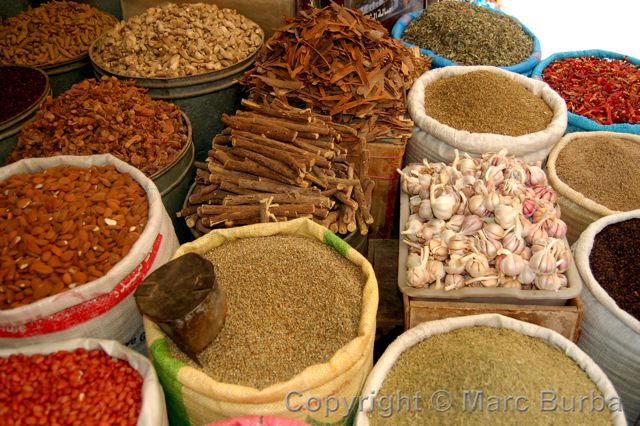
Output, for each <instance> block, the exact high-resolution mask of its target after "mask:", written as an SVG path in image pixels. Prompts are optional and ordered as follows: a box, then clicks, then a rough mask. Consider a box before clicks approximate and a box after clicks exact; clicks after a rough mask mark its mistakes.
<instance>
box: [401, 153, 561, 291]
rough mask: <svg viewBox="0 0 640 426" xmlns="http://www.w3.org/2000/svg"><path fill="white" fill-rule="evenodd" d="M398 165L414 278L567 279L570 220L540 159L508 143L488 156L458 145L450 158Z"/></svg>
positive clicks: (439, 282)
mask: <svg viewBox="0 0 640 426" xmlns="http://www.w3.org/2000/svg"><path fill="white" fill-rule="evenodd" d="M399 172H400V174H401V175H402V190H403V191H404V192H406V193H408V194H409V196H410V206H411V212H412V214H411V215H410V216H409V219H408V221H407V225H406V229H405V230H403V231H402V232H401V234H402V236H403V242H404V243H406V244H407V245H408V246H409V255H408V258H407V265H406V266H407V284H408V285H409V286H411V287H415V288H434V289H444V290H447V291H449V290H456V289H461V288H464V287H505V288H517V289H523V290H533V289H541V290H553V291H558V290H561V289H563V288H566V287H567V277H566V276H565V274H564V273H565V272H566V271H567V269H568V268H569V265H570V263H571V261H572V260H571V259H572V258H571V251H570V249H569V247H568V245H567V243H566V242H565V239H564V237H565V235H566V233H567V225H566V224H565V223H564V222H563V221H562V220H560V210H559V209H556V207H555V201H556V193H555V191H554V190H553V189H552V188H551V187H550V186H549V185H548V183H547V177H546V174H545V172H544V171H543V170H542V169H541V168H540V165H527V164H526V163H524V162H523V161H522V160H519V159H516V158H513V157H509V156H507V155H506V152H505V151H500V152H499V153H497V154H494V153H491V154H485V155H483V156H482V158H470V157H469V156H467V155H465V156H464V157H463V158H460V157H459V155H458V153H457V152H456V157H455V160H454V162H453V163H452V164H451V165H446V164H444V163H435V164H430V163H429V162H427V161H426V160H425V161H424V162H423V164H415V165H411V166H409V167H407V168H406V169H405V171H404V172H403V171H400V170H399Z"/></svg>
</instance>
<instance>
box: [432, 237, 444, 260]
mask: <svg viewBox="0 0 640 426" xmlns="http://www.w3.org/2000/svg"><path fill="white" fill-rule="evenodd" d="M429 253H431V257H432V258H433V259H435V260H439V261H443V260H445V259H446V258H447V257H449V250H448V248H447V245H446V244H445V243H444V242H443V241H441V240H439V239H437V238H432V239H431V240H430V241H429Z"/></svg>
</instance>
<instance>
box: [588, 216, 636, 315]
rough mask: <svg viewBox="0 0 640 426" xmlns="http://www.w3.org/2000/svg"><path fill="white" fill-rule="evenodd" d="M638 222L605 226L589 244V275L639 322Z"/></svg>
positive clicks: (634, 220)
mask: <svg viewBox="0 0 640 426" xmlns="http://www.w3.org/2000/svg"><path fill="white" fill-rule="evenodd" d="M638 259H640V219H630V220H626V221H624V222H618V223H615V224H612V225H609V226H607V227H606V228H604V229H603V230H602V231H600V232H599V233H598V234H597V235H596V237H595V241H594V242H593V248H592V249H591V255H590V256H589V264H590V266H591V272H592V273H593V276H594V277H595V279H596V280H597V281H598V283H599V284H600V285H601V286H602V288H603V289H604V290H605V291H606V292H607V293H609V296H611V297H612V298H613V300H615V302H616V303H617V304H618V306H619V307H620V308H621V309H623V310H625V311H627V312H628V313H629V314H630V315H632V316H633V317H635V318H637V319H640V262H638Z"/></svg>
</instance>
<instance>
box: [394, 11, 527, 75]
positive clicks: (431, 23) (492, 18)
mask: <svg viewBox="0 0 640 426" xmlns="http://www.w3.org/2000/svg"><path fill="white" fill-rule="evenodd" d="M403 40H405V41H406V42H408V43H412V44H415V45H417V46H420V47H422V48H424V49H429V50H431V51H432V52H433V53H435V54H436V55H439V56H443V57H445V58H447V59H450V60H451V61H453V62H455V63H457V64H460V65H494V66H509V65H515V64H518V63H520V62H522V61H524V60H525V59H527V57H529V55H531V53H532V52H533V40H532V39H531V37H529V36H528V35H527V34H526V33H525V32H524V30H523V29H522V27H521V26H520V25H519V24H518V23H517V22H516V21H515V20H514V19H513V18H511V17H510V16H507V15H503V14H500V13H497V12H492V11H490V10H488V9H485V8H483V7H480V6H476V5H472V4H470V3H466V2H456V1H444V2H439V3H434V4H433V5H431V6H429V7H428V8H427V9H425V11H424V12H422V14H421V15H420V16H418V17H417V18H416V19H415V20H413V21H412V22H411V23H410V24H409V26H408V27H407V29H406V30H405V32H404V35H403Z"/></svg>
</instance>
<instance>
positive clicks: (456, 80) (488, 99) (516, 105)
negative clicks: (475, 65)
mask: <svg viewBox="0 0 640 426" xmlns="http://www.w3.org/2000/svg"><path fill="white" fill-rule="evenodd" d="M424 103H425V110H426V113H427V115H429V116H430V117H432V118H434V119H435V120H437V121H439V122H440V123H443V124H446V125H447V126H450V127H453V128H454V129H458V130H466V131H469V132H472V133H495V134H500V135H507V136H522V135H526V134H529V133H534V132H538V131H541V130H544V129H546V127H547V126H548V125H549V123H550V122H551V119H552V118H553V111H552V110H551V108H549V106H548V105H547V104H546V103H545V102H544V101H543V100H542V99H541V98H539V97H537V96H536V95H534V94H533V93H531V92H530V91H529V90H528V89H527V88H526V87H523V86H521V85H520V84H518V83H516V82H515V81H513V80H511V79H510V78H508V77H505V76H502V75H499V74H496V73H494V72H490V71H472V72H469V73H466V74H460V75H456V76H453V77H447V78H443V79H441V80H438V81H435V82H434V83H432V84H430V85H428V86H427V87H426V89H425V95H424Z"/></svg>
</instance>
